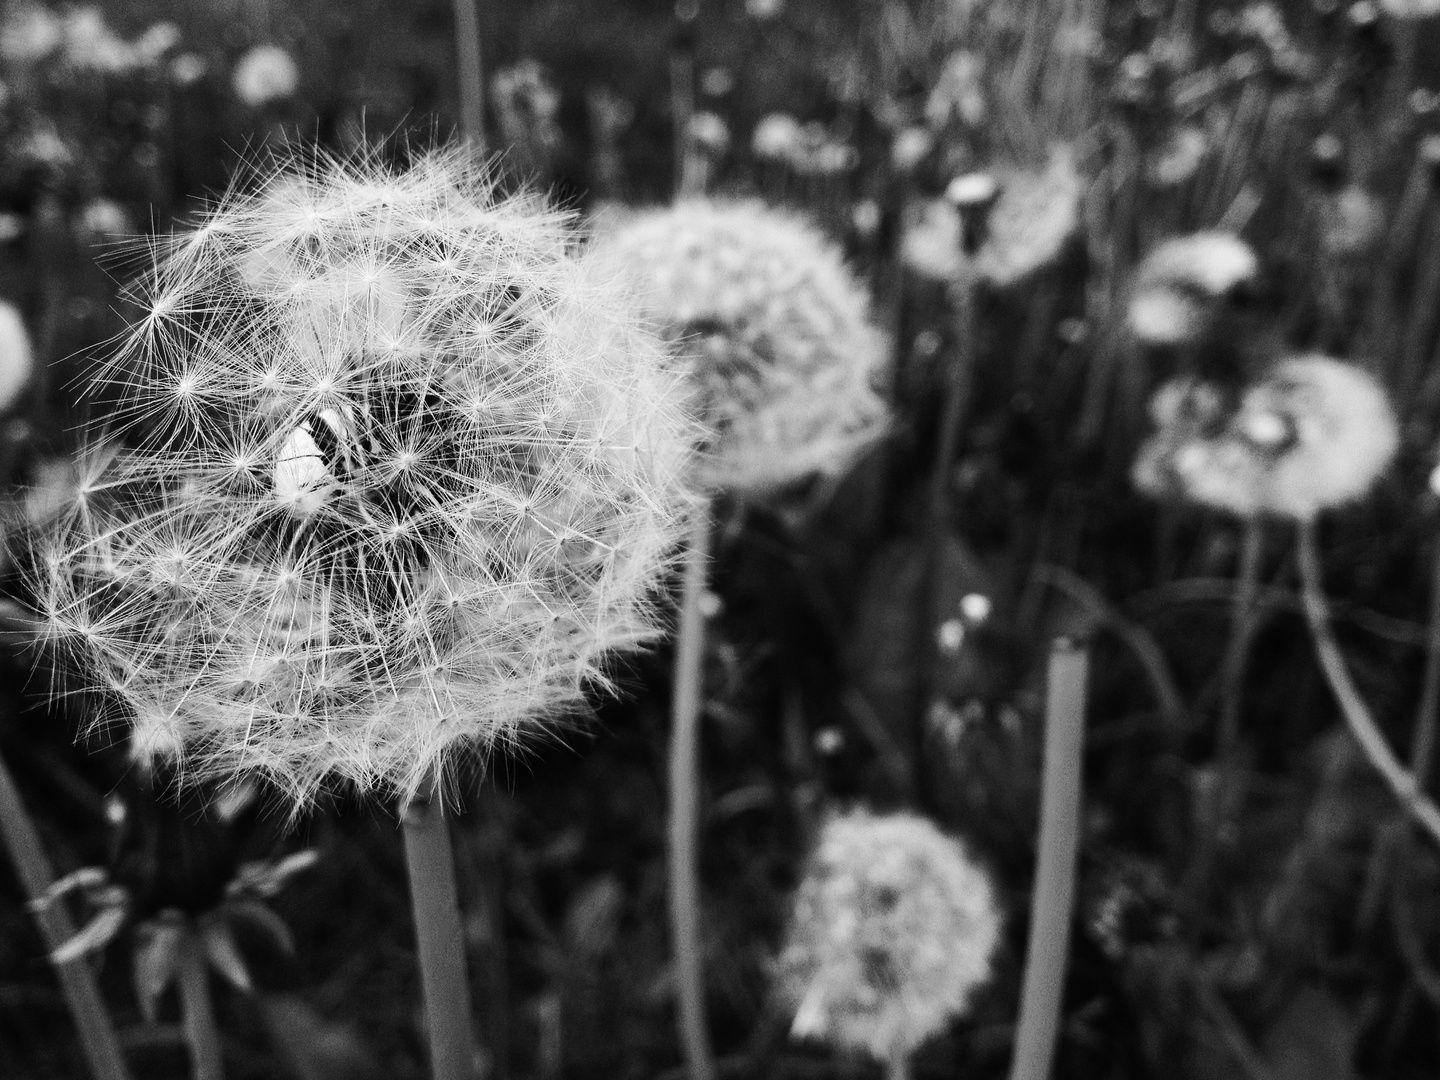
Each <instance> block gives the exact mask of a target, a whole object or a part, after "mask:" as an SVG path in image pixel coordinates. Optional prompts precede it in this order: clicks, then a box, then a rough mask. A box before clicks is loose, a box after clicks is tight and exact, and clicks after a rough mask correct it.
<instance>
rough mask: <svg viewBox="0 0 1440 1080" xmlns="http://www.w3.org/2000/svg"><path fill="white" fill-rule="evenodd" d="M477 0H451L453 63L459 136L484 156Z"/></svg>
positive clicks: (482, 98)
mask: <svg viewBox="0 0 1440 1080" xmlns="http://www.w3.org/2000/svg"><path fill="white" fill-rule="evenodd" d="M476 3H477V0H455V61H456V65H457V66H458V67H459V69H460V136H461V138H463V139H464V140H465V141H466V142H467V143H469V144H470V147H471V148H472V149H473V150H474V151H475V152H476V153H479V154H483V153H485V76H484V68H483V67H482V65H481V60H480V17H479V14H478V13H477V12H476V10H475V5H476Z"/></svg>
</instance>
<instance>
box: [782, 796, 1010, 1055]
mask: <svg viewBox="0 0 1440 1080" xmlns="http://www.w3.org/2000/svg"><path fill="white" fill-rule="evenodd" d="M1001 925H1002V917H1001V914H1000V911H999V909H998V907H997V903H996V897H995V890H994V887H993V885H992V884H991V882H990V878H989V876H988V875H987V873H986V872H985V871H984V870H983V869H981V868H980V867H979V866H978V865H977V864H976V863H975V862H974V861H973V860H972V859H971V858H970V856H969V855H968V853H967V852H966V851H965V849H964V848H963V847H962V846H961V845H960V844H959V843H958V842H957V841H955V840H952V839H950V838H949V837H947V836H945V835H944V834H942V833H941V832H940V831H939V830H938V829H937V828H935V826H934V825H932V824H931V823H930V822H929V821H927V820H925V819H924V818H921V817H917V816H914V815H911V814H885V815H880V814H870V813H868V812H866V811H863V810H861V811H856V812H853V813H849V814H845V815H839V816H835V817H832V818H831V819H830V820H829V821H828V822H827V823H826V824H825V826H824V828H823V830H822V832H821V835H820V840H819V843H818V845H817V847H816V849H815V852H814V854H813V856H812V858H811V861H810V865H809V868H808V870H807V872H806V875H805V878H804V880H803V881H802V882H801V885H800V888H799V891H798V892H797V894H796V897H795V904H794V910H793V914H792V918H791V924H790V929H789V933H788V937H787V941H786V945H785V949H784V951H783V953H782V954H781V957H780V962H779V970H780V974H781V978H782V984H781V989H782V992H783V993H784V995H785V997H786V998H787V999H788V1000H789V1001H790V1003H791V1004H792V1005H793V1007H794V1008H795V1009H796V1014H795V1020H794V1024H793V1025H792V1027H791V1034H792V1035H793V1036H794V1037H796V1038H815V1039H822V1040H825V1041H828V1042H831V1043H833V1044H835V1045H837V1046H840V1047H844V1048H847V1049H858V1050H864V1051H867V1052H868V1053H870V1054H871V1055H873V1056H874V1057H875V1058H877V1059H879V1060H881V1061H889V1060H893V1059H895V1058H896V1057H897V1056H903V1055H907V1054H909V1053H911V1052H912V1051H914V1050H915V1049H916V1048H917V1047H919V1046H920V1045H921V1044H922V1043H923V1042H924V1041H925V1040H926V1039H928V1038H930V1037H932V1036H934V1035H937V1034H939V1033H940V1032H941V1031H943V1030H944V1028H945V1026H946V1024H947V1023H949V1021H950V1020H951V1018H953V1017H955V1016H958V1015H960V1014H962V1013H963V1012H964V1011H965V1010H966V1008H967V1007H968V1005H969V1001H970V997H971V995H972V994H973V992H974V991H975V990H976V989H977V988H978V987H979V986H981V985H982V984H983V983H984V982H985V981H986V980H988V979H989V977H990V968H991V958H992V957H993V955H994V953H995V950H996V947H997V946H998V944H999V941H1000V932H1001Z"/></svg>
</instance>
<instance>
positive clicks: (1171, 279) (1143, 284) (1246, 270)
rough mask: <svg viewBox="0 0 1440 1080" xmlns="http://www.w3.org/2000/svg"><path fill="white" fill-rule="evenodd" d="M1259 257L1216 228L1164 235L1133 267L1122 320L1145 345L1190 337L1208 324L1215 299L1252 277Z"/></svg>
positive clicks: (1172, 343) (1181, 341)
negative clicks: (1133, 272) (1206, 230)
mask: <svg viewBox="0 0 1440 1080" xmlns="http://www.w3.org/2000/svg"><path fill="white" fill-rule="evenodd" d="M1259 272H1260V260H1259V259H1258V258H1256V256H1255V252H1254V251H1253V250H1252V249H1251V247H1250V245H1249V244H1247V243H1245V241H1243V240H1241V239H1240V238H1239V237H1238V236H1235V235H1233V234H1231V233H1227V232H1221V231H1218V230H1213V231H1208V232H1198V233H1191V234H1190V235H1188V236H1179V237H1172V238H1171V239H1169V240H1166V241H1164V242H1163V243H1161V244H1160V245H1159V246H1158V247H1156V248H1155V249H1154V250H1153V251H1151V252H1150V254H1148V255H1147V256H1145V258H1144V259H1143V260H1142V261H1141V263H1140V266H1139V268H1138V269H1137V270H1136V272H1135V284H1134V286H1133V289H1132V292H1131V296H1130V301H1129V305H1128V307H1127V309H1126V321H1127V323H1128V324H1129V327H1130V331H1131V333H1133V334H1134V335H1135V337H1136V338H1137V339H1138V340H1139V341H1141V342H1144V343H1145V344H1147V345H1163V346H1175V345H1182V344H1185V343H1187V342H1192V341H1194V340H1195V339H1196V338H1198V337H1199V336H1200V335H1201V334H1202V333H1203V331H1204V329H1205V327H1206V326H1207V325H1208V323H1209V321H1210V318H1211V315H1212V307H1213V304H1214V303H1215V301H1217V300H1218V299H1220V298H1221V297H1223V296H1224V295H1225V294H1227V293H1229V292H1231V291H1232V290H1234V289H1236V288H1237V287H1239V286H1241V285H1243V284H1245V283H1247V282H1249V281H1252V280H1254V278H1255V277H1256V276H1257V275H1258V274H1259Z"/></svg>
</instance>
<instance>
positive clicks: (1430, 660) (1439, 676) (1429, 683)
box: [1410, 543, 1440, 791]
mask: <svg viewBox="0 0 1440 1080" xmlns="http://www.w3.org/2000/svg"><path fill="white" fill-rule="evenodd" d="M1432 559H1433V562H1432V564H1431V571H1430V627H1429V636H1428V639H1427V641H1426V643H1425V678H1424V681H1423V682H1422V683H1421V684H1420V705H1419V707H1418V708H1417V709H1416V710H1415V733H1414V735H1413V737H1412V738H1411V740H1410V769H1411V771H1412V772H1413V773H1414V774H1415V783H1416V785H1417V786H1418V787H1419V788H1420V789H1421V790H1422V791H1423V790H1424V789H1425V784H1426V782H1427V781H1428V780H1429V779H1430V769H1431V767H1432V765H1433V764H1434V759H1435V736H1436V724H1437V721H1440V543H1437V544H1436V545H1435V554H1434V555H1433V556H1432Z"/></svg>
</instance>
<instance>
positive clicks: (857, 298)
mask: <svg viewBox="0 0 1440 1080" xmlns="http://www.w3.org/2000/svg"><path fill="white" fill-rule="evenodd" d="M594 248H595V253H596V255H597V256H598V257H600V258H602V259H603V260H605V261H606V262H607V263H608V264H610V265H614V266H616V267H617V268H618V269H619V270H620V272H622V273H624V274H626V275H627V276H628V277H629V279H630V280H631V281H632V282H633V283H634V285H635V287H636V288H637V290H638V292H639V294H640V295H641V297H642V299H643V303H644V304H645V306H646V307H647V308H648V310H649V312H650V314H651V315H652V317H653V318H654V319H655V320H656V321H657V322H658V323H659V325H660V327H661V330H662V332H663V334H664V336H665V337H666V338H667V339H668V340H669V342H670V343H671V346H672V348H673V350H674V353H675V355H676V356H677V357H679V358H680V359H681V361H682V364H683V366H684V367H685V368H686V369H687V370H688V372H689V374H690V375H691V376H692V381H693V384H694V385H695V387H696V388H697V392H698V396H699V401H700V407H701V409H702V411H703V412H704V413H706V415H707V418H708V419H709V420H710V422H711V423H712V424H713V426H714V427H715V429H716V432H717V436H716V439H717V441H716V443H715V445H713V446H712V447H711V452H710V454H709V456H708V461H707V463H706V466H705V472H706V479H707V480H708V482H709V483H710V484H711V485H712V486H713V487H716V488H720V489H724V490H729V491H733V492H737V493H740V494H749V495H761V494H765V493H768V492H770V491H773V490H774V489H777V488H780V487H783V486H785V485H787V484H790V483H792V482H795V481H798V480H802V479H805V478H807V477H809V476H811V475H813V474H816V473H819V474H835V473H839V472H841V471H843V470H844V469H845V467H846V466H847V465H848V464H849V463H850V462H851V460H852V459H853V458H854V457H855V455H856V454H857V452H859V451H860V450H862V449H863V448H864V447H865V446H867V445H868V444H870V443H871V442H872V441H873V440H874V439H875V438H877V437H878V436H879V435H880V434H881V433H882V432H883V430H884V428H885V425H886V410H885V404H884V401H883V400H882V399H881V397H880V396H879V394H878V393H877V392H876V389H875V384H876V382H877V381H878V379H879V378H880V376H881V373H882V370H883V368H884V365H885V363H886V359H887V354H886V345H885V339H884V337H883V336H882V335H881V334H880V332H879V331H878V330H877V329H876V328H875V327H874V326H873V325H872V324H871V323H870V322H869V320H868V317H867V316H868V311H869V307H870V303H869V297H868V295H867V294H866V292H865V290H864V289H863V288H862V287H861V285H860V283H859V282H858V281H856V279H855V277H854V276H853V275H852V274H851V273H850V271H849V269H848V268H847V267H846V266H845V264H844V262H843V261H842V259H841V256H840V252H839V251H838V249H837V248H836V247H835V246H834V245H833V244H831V243H830V242H829V241H828V240H826V239H825V237H824V236H823V235H822V234H821V233H820V231H819V230H818V229H816V228H815V227H814V226H813V225H810V224H809V223H808V222H806V221H804V220H803V219H801V218H799V217H797V216H795V215H793V214H790V213H786V212H783V211H780V210H775V209H771V208H768V207H766V206H764V205H763V204H761V203H759V202H711V201H706V200H694V201H687V202H682V203H680V204H678V205H676V206H674V207H671V208H669V209H665V210H653V211H646V212H641V213H637V214H633V215H631V216H629V217H628V218H624V219H622V220H621V221H619V222H618V223H616V224H615V225H613V226H612V227H610V228H608V229H607V230H604V231H602V232H601V233H600V234H599V235H597V237H596V239H595V241H594Z"/></svg>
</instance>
